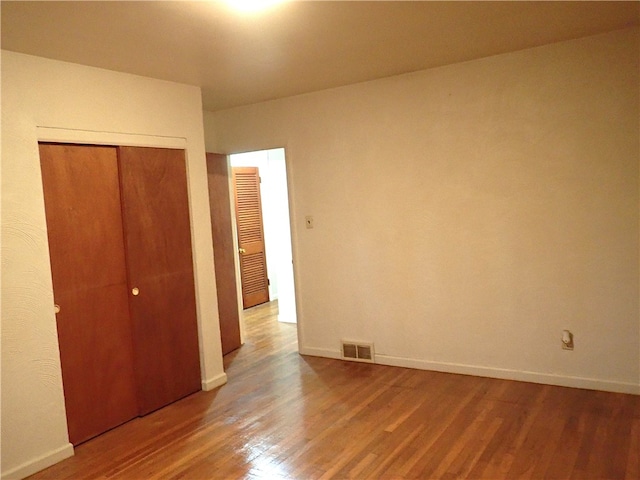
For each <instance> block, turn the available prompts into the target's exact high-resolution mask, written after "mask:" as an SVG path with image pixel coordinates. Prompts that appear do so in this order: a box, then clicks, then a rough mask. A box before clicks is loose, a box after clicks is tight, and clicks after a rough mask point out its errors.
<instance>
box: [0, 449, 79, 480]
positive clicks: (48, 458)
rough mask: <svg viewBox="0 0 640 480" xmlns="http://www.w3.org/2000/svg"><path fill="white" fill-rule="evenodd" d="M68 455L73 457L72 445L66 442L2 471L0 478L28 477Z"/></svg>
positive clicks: (15, 479)
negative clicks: (39, 455)
mask: <svg viewBox="0 0 640 480" xmlns="http://www.w3.org/2000/svg"><path fill="white" fill-rule="evenodd" d="M69 457H73V445H71V444H70V443H67V444H66V445H64V446H62V447H60V448H57V449H55V450H52V451H51V452H49V453H46V454H45V455H42V456H41V457H38V458H36V459H34V460H30V461H28V462H26V463H23V464H22V465H18V466H17V467H15V468H12V469H11V470H8V471H6V472H2V480H19V479H21V478H25V477H28V476H29V475H33V474H34V473H36V472H39V471H40V470H44V469H45V468H48V467H50V466H51V465H55V464H56V463H58V462H61V461H62V460H64V459H65V458H69Z"/></svg>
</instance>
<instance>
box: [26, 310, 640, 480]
mask: <svg viewBox="0 0 640 480" xmlns="http://www.w3.org/2000/svg"><path fill="white" fill-rule="evenodd" d="M245 318H246V323H247V336H248V338H247V342H246V344H245V345H244V346H243V347H241V348H240V349H239V350H236V351H235V352H232V353H231V354H229V355H227V356H226V357H225V359H224V361H225V369H226V372H227V374H228V377H229V381H228V383H227V385H225V386H223V387H221V388H219V389H216V390H215V391H212V392H199V393H196V394H194V395H191V396H189V397H187V398H185V399H183V400H180V401H178V402H176V403H174V404H172V405H170V406H168V407H165V408H163V409H162V410H159V411H157V412H155V413H152V414H150V415H148V416H146V417H144V418H138V419H135V420H133V421H131V422H129V423H127V424H125V425H123V426H121V427H118V428H116V429H114V430H112V431H110V432H107V433H105V434H104V435H102V436H100V437H97V438H95V439H93V440H91V441H89V442H87V443H85V444H83V445H80V446H78V447H77V448H76V450H75V452H76V455H75V456H74V457H72V458H70V459H67V460H65V461H63V462H61V463H59V464H57V465H55V466H53V467H51V468H49V469H47V470H45V471H43V472H40V473H38V474H36V475H34V476H33V477H32V478H33V479H79V478H81V479H90V478H98V479H159V478H172V479H174V478H175V479H240V478H243V479H320V478H322V479H325V478H336V479H342V478H345V479H346V478H356V479H417V478H421V479H431V478H439V479H452V478H487V479H515V478H522V479H525V478H530V479H538V478H549V479H564V478H578V479H587V478H593V479H595V478H597V479H616V478H629V479H631V478H634V479H637V478H640V470H639V464H640V440H639V438H640V397H639V396H634V395H623V394H615V393H605V392H596V391H589V390H580V389H571V388H562V387H553V386H546V385H536V384H530V383H523V382H512V381H506V380H495V379H488V378H479V377H471V376H464V375H452V374H444V373H437V372H428V371H420V370H410V369H403V368H394V367H386V366H381V365H370V364H363V363H348V362H342V361H338V360H330V359H322V358H314V357H303V356H300V355H298V353H297V343H296V342H297V341H296V327H295V325H291V324H282V323H279V322H277V303H276V302H272V303H270V304H265V305H262V306H258V307H255V308H253V309H251V310H249V311H247V312H245Z"/></svg>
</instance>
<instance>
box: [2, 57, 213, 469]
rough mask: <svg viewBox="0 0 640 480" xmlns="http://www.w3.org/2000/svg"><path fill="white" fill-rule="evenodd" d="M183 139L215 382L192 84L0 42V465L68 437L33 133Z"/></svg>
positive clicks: (36, 460) (68, 450)
mask: <svg viewBox="0 0 640 480" xmlns="http://www.w3.org/2000/svg"><path fill="white" fill-rule="evenodd" d="M39 140H54V141H76V142H82V143H107V144H109V143H111V144H130V145H140V146H165V147H180V148H185V149H186V152H187V168H188V178H189V196H190V202H191V205H190V206H191V227H192V233H193V252H194V264H195V275H196V295H197V309H198V322H199V334H200V348H201V367H202V375H203V388H205V389H210V388H214V387H215V386H217V385H220V384H222V383H224V382H225V380H226V376H225V374H224V371H223V366H222V355H221V348H220V330H219V324H218V314H217V312H218V308H217V300H216V295H215V292H216V287H215V277H214V273H213V247H212V240H211V223H210V217H209V200H208V187H207V172H206V164H205V153H204V152H205V151H204V137H203V127H202V107H201V97H200V90H199V89H198V88H194V87H190V86H186V85H178V84H174V83H169V82H163V81H158V80H152V79H148V78H143V77H137V76H132V75H125V74H119V73H115V72H109V71H105V70H100V69H95V68H90V67H84V66H79V65H73V64H68V63H63V62H57V61H52V60H46V59H43V58H38V57H32V56H27V55H21V54H16V53H12V52H5V51H3V52H2V475H3V478H17V477H22V476H25V475H28V474H30V473H32V472H34V471H37V470H38V469H40V468H44V467H46V466H48V465H50V464H52V463H54V462H56V461H58V460H60V459H62V458H65V457H67V456H69V455H71V454H73V450H72V447H71V445H70V444H69V441H68V436H67V427H66V417H65V410H64V398H63V388H62V380H61V372H60V361H59V350H58V343H57V334H56V321H55V317H54V313H53V292H52V286H51V269H50V264H49V252H48V246H47V232H46V221H45V213H44V200H43V195H42V181H41V176H40V161H39V156H38V141H39Z"/></svg>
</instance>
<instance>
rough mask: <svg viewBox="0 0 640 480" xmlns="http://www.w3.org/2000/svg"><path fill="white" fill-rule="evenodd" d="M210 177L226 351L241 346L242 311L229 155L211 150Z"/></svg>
mask: <svg viewBox="0 0 640 480" xmlns="http://www.w3.org/2000/svg"><path fill="white" fill-rule="evenodd" d="M207 180H208V184H209V207H210V210H211V233H212V236H213V257H214V264H215V271H216V293H217V296H218V315H219V317H220V339H221V341H222V353H223V354H225V355H226V354H227V353H229V352H232V351H233V350H235V349H236V348H239V347H240V313H239V312H238V290H237V287H236V266H235V262H234V259H235V258H236V255H237V253H236V251H235V248H234V246H233V235H234V234H233V221H232V217H231V196H230V189H229V182H230V176H229V167H228V159H227V156H226V155H221V154H217V153H207Z"/></svg>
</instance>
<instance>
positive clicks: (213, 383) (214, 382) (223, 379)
mask: <svg viewBox="0 0 640 480" xmlns="http://www.w3.org/2000/svg"><path fill="white" fill-rule="evenodd" d="M225 383H227V374H226V373H224V372H223V373H221V374H220V375H216V376H215V377H213V378H208V379H206V380H202V390H204V391H205V392H208V391H210V390H213V389H214V388H218V387H220V386H221V385H224V384H225Z"/></svg>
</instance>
